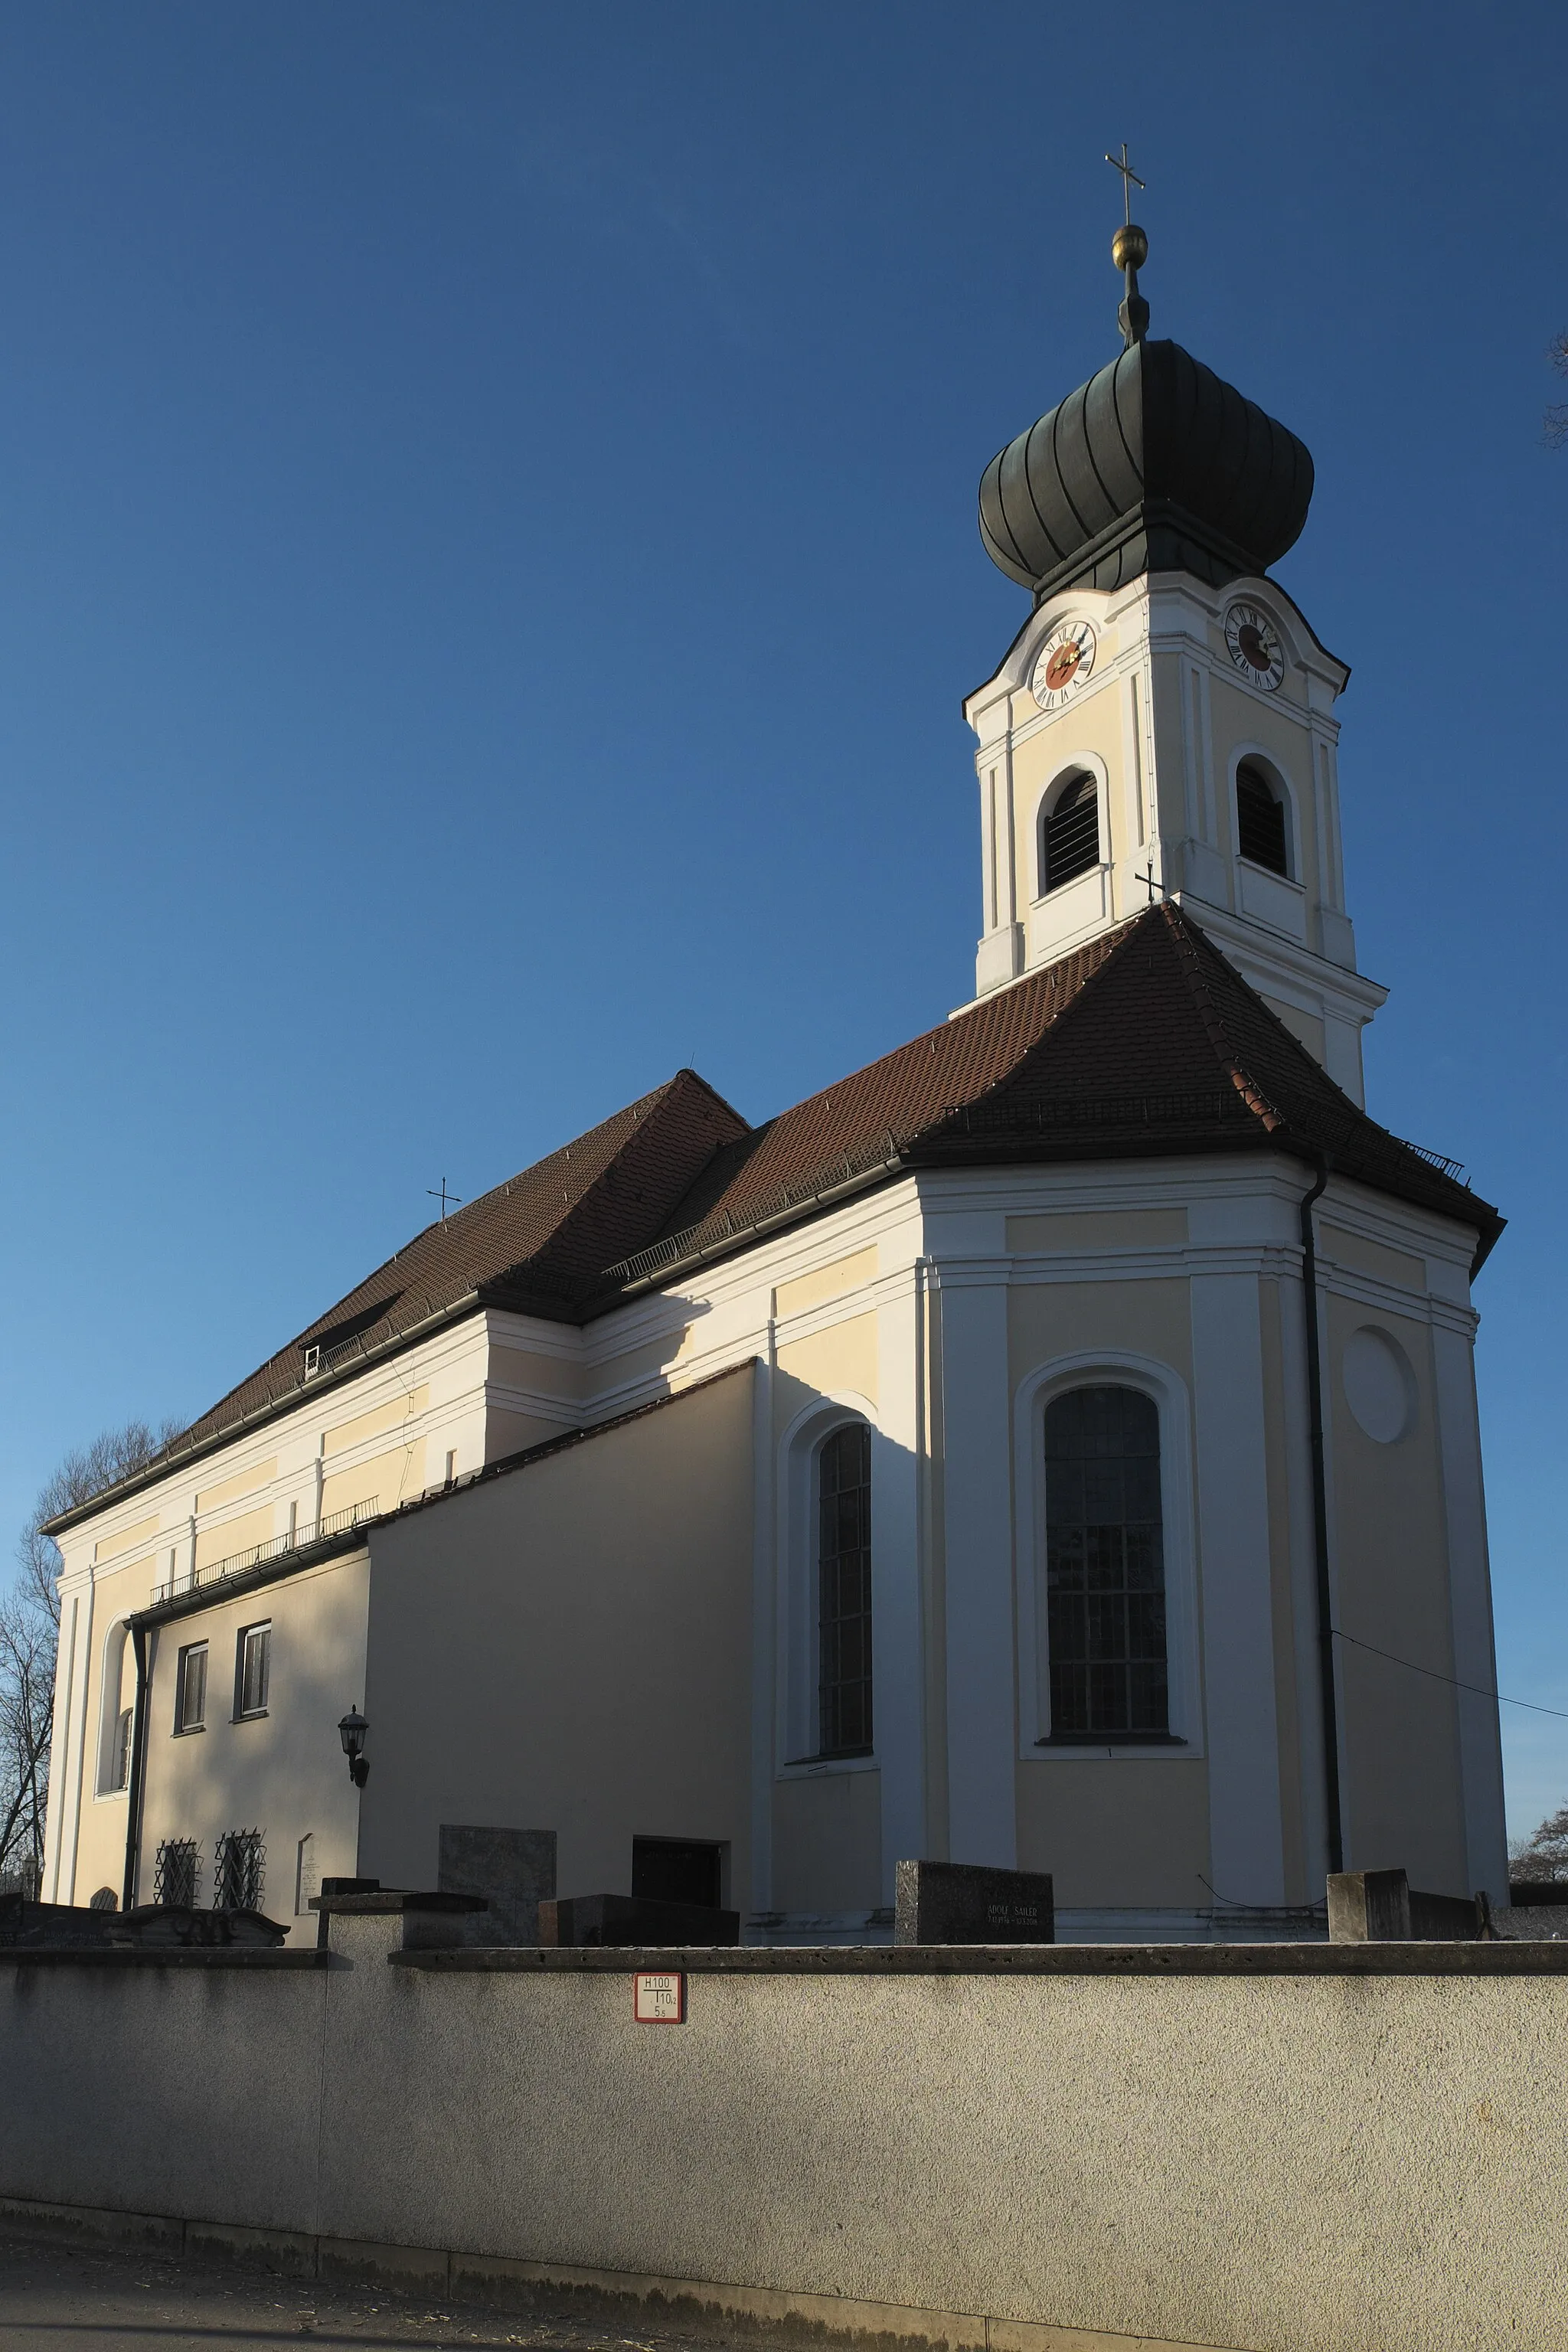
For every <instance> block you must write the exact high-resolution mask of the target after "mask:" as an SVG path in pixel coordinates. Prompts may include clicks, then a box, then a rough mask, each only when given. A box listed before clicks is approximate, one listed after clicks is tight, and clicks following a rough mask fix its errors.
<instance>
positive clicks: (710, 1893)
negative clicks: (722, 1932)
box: [632, 1837, 724, 1911]
mask: <svg viewBox="0 0 1568 2352" xmlns="http://www.w3.org/2000/svg"><path fill="white" fill-rule="evenodd" d="M723 1854H724V1849H723V1847H722V1846H717V1845H705V1844H702V1843H700V1842H699V1841H698V1840H697V1839H695V1838H651V1837H649V1838H648V1837H647V1838H646V1837H645V1838H633V1840H632V1893H633V1895H642V1896H643V1897H644V1898H645V1899H646V1900H647V1901H649V1902H653V1903H705V1904H706V1905H707V1906H708V1907H709V1909H710V1911H717V1910H718V1908H719V1906H720V1904H721V1901H722V1899H723V1898H722V1885H723Z"/></svg>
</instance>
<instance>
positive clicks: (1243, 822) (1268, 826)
mask: <svg viewBox="0 0 1568 2352" xmlns="http://www.w3.org/2000/svg"><path fill="white" fill-rule="evenodd" d="M1236 840H1237V848H1238V849H1239V850H1240V852H1241V854H1242V856H1243V857H1245V858H1246V859H1247V863H1248V864H1249V865H1252V866H1267V867H1268V871H1269V873H1270V874H1285V875H1289V871H1290V861H1289V856H1287V854H1286V846H1285V803H1284V802H1283V801H1282V800H1281V799H1280V797H1279V793H1278V792H1277V791H1276V790H1275V788H1274V785H1273V783H1272V782H1271V781H1270V779H1269V777H1268V775H1267V773H1266V772H1265V771H1264V770H1263V768H1262V767H1261V766H1260V765H1259V763H1258V761H1256V760H1243V761H1242V763H1241V765H1240V767H1239V768H1237V772H1236Z"/></svg>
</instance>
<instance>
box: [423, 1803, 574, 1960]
mask: <svg viewBox="0 0 1568 2352" xmlns="http://www.w3.org/2000/svg"><path fill="white" fill-rule="evenodd" d="M437 1853H438V1861H437V1871H436V1884H437V1886H438V1887H439V1889H440V1891H441V1893H442V1894H443V1895H478V1896H479V1897H480V1898H481V1900H482V1901H483V1902H484V1904H485V1905H486V1906H487V1907H486V1909H485V1911H484V1912H483V1913H482V1914H478V1915H476V1916H475V1917H474V1918H473V1919H472V1920H471V1922H470V1924H469V1926H468V1931H467V1940H468V1942H470V1943H475V1944H537V1943H538V1941H539V1906H540V1904H541V1903H542V1902H545V1901H548V1900H550V1899H551V1898H552V1896H553V1895H554V1893H555V1832H554V1831H553V1830H511V1829H489V1828H485V1827H482V1826H468V1825H465V1824H464V1823H461V1822H442V1823H441V1826H440V1832H439V1838H438V1846H437Z"/></svg>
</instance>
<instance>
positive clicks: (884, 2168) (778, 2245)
mask: <svg viewBox="0 0 1568 2352" xmlns="http://www.w3.org/2000/svg"><path fill="white" fill-rule="evenodd" d="M410 1924H411V1923H409V1922H407V1921H405V1919H403V1918H400V1917H396V1916H392V1917H386V1916H371V1917H344V1916H341V1915H340V1916H334V1917H333V1919H332V1922H331V1948H330V1950H329V1951H328V1952H327V1953H325V1954H321V1955H318V1954H315V1953H310V1952H292V1951H287V1952H278V1953H273V1952H263V1953H249V1954H243V1955H241V1954H234V1953H225V1954H216V1955H209V1954H200V1955H197V1954H184V1955H181V1954H176V1955H173V1956H168V1955H160V1956H158V1957H157V1958H153V1956H152V1955H143V1954H137V1955H129V1956H119V1955H116V1956H111V1960H112V1962H113V1963H118V1964H111V1960H106V1959H104V1958H97V1959H88V1960H69V1961H68V1960H66V1959H65V1958H58V1959H51V1958H47V1956H39V1955H32V1956H28V1955H26V1954H23V1953H7V1954H3V1955H0V1961H3V1962H4V1965H3V1966H0V2196H4V2197H5V2198H6V2199H8V2200H14V2207H13V2210H16V2204H17V2203H19V2204H20V2205H21V2206H22V2208H23V2209H24V2210H30V2211H31V2212H32V2213H33V2215H34V2218H35V2219H36V2220H40V2221H41V2220H43V2219H45V2218H47V2210H46V2209H52V2210H53V2213H54V2216H55V2218H56V2219H57V2220H58V2221H62V2222H64V2223H65V2224H66V2225H68V2226H78V2227H80V2228H83V2229H94V2228H111V2229H127V2228H128V2229H130V2230H131V2231H132V2232H133V2233H135V2232H137V2231H142V2230H144V2231H148V2232H150V2233H151V2234H153V2235H154V2236H158V2235H162V2236H163V2238H164V2239H165V2241H166V2242H169V2241H177V2242H180V2243H182V2244H186V2245H191V2246H195V2245H198V2244H203V2243H205V2244H206V2245H208V2246H209V2247H211V2246H216V2245H221V2244H228V2245H230V2246H244V2245H246V2244H247V2243H248V2244H249V2245H251V2246H253V2247H256V2246H259V2247H261V2248H262V2249H263V2250H267V2251H270V2252H272V2253H273V2254H274V2255H275V2256H279V2257H281V2258H282V2259H284V2260H286V2261H291V2262H293V2263H297V2264H300V2265H301V2266H303V2267H306V2268H314V2267H318V2266H319V2267H320V2268H321V2271H323V2272H328V2271H331V2270H332V2269H334V2268H339V2269H348V2270H353V2269H359V2270H367V2269H368V2270H376V2269H379V2270H381V2271H383V2272H388V2273H394V2274H396V2273H405V2275H407V2276H408V2277H409V2278H410V2280H411V2281H412V2280H414V2279H417V2280H419V2281H420V2282H422V2283H423V2284H426V2286H429V2285H436V2286H437V2287H439V2288H441V2289H443V2290H445V2291H447V2292H450V2293H452V2294H461V2293H463V2292H466V2291H471V2292H475V2293H479V2294H506V2295H507V2296H508V2297H510V2296H511V2295H512V2294H524V2295H526V2294H528V2293H529V2292H530V2291H533V2292H538V2291H540V2290H553V2291H555V2292H556V2293H563V2292H569V2291H574V2290H575V2291H589V2292H593V2293H596V2294H625V2295H632V2296H637V2297H640V2298H643V2299H644V2300H645V2301H653V2302H655V2303H657V2302H658V2301H660V2300H662V2301H663V2302H665V2303H667V2304H672V2305H683V2306H684V2307H685V2309H686V2310H687V2312H688V2313H689V2314H690V2315H696V2314H697V2312H699V2311H706V2312H707V2313H708V2314H709V2315H710V2316H711V2317H713V2318H715V2319H717V2320H720V2321H721V2322H723V2323H725V2324H726V2325H727V2326H730V2327H731V2328H733V2327H734V2326H736V2325H737V2324H744V2323H748V2322H749V2323H753V2324H756V2323H761V2324H764V2325H768V2324H780V2323H783V2324H786V2325H789V2326H791V2330H792V2332H797V2333H798V2332H799V2331H800V2330H801V2329H802V2328H803V2327H804V2328H805V2329H809V2330H816V2331H817V2332H823V2331H826V2332H829V2333H832V2334H836V2335H840V2336H849V2337H859V2338H861V2339H866V2338H875V2337H881V2338H886V2339H898V2338H905V2339H910V2340H912V2341H917V2342H918V2341H921V2340H922V2339H923V2340H925V2341H928V2342H931V2343H937V2344H946V2345H951V2346H952V2347H994V2352H1087V2347H1090V2346H1118V2347H1122V2352H1126V2347H1128V2345H1129V2343H1130V2342H1131V2344H1132V2345H1142V2346H1144V2347H1159V2346H1170V2345H1176V2344H1182V2345H1192V2344H1201V2345H1208V2346H1224V2347H1233V2348H1234V2352H1392V2347H1409V2352H1417V2347H1419V2352H1438V2347H1456V2352H1458V2347H1465V2352H1480V2347H1492V2346H1497V2347H1501V2346H1504V2345H1506V2346H1508V2347H1510V2352H1521V2347H1557V2346H1560V2345H1561V2343H1562V2341H1563V2323H1562V2314H1563V2309H1564V2308H1565V2307H1568V2258H1565V2257H1568V2208H1565V2206H1564V2202H1563V2193H1562V2183H1563V2168H1564V2161H1565V2158H1568V2120H1565V2118H1568V2035H1565V2034H1564V2031H1563V2027H1564V2022H1565V2007H1568V1946H1565V1945H1561V1944H1558V1945H1521V1944H1507V1945H1491V1946H1488V1945H1461V1946H1416V1945H1404V1946H1383V1947H1378V1946H1368V1945H1363V1946H1354V1947H1343V1946H1322V1945H1316V1946H1305V1947H1283V1946H1265V1947H1228V1948H1225V1947H1221V1948H1215V1947H1202V1946H1182V1947H1165V1948H1156V1949H1152V1950H1142V1951H1140V1950H1136V1949H1130V1948H1114V1949H1111V1950H1102V1951H1099V1952H1096V1951H1094V1950H1091V1949H1089V1948H1084V1947H1077V1948H1073V1947H1064V1948H1054V1949H1053V1948H1044V1949H1036V1950H1030V1949H1028V1948H1011V1949H1001V1950H997V1951H993V1952H974V1951H966V1952H961V1953H960V1952H945V1953H944V1952H941V1951H931V1952H914V1953H910V1952H901V1953H900V1952H889V1951H887V1950H879V1951H874V1952H856V1951H853V1950H845V1949H843V1948H839V1949H837V1950H828V1951H823V1950H820V1949H819V1950H815V1951H814V1950H809V1949H806V1950H801V1949H795V1950H786V1951H777V1952H770V1951H766V1950H759V1949H742V1950H739V1951H731V1952H726V1953H709V1954H689V1955H686V1956H684V1959H685V1964H686V1965H687V1966H688V1968H689V1971H690V1973H689V2019H688V2021H687V2022H686V2023H685V2024H683V2025H679V2026H639V2025H636V2024H634V2022H633V2021H632V1998H631V1984H630V1969H631V1968H632V1967H633V1966H635V1965H637V1963H638V1961H639V1959H640V1960H641V1961H642V1962H643V1963H644V1964H647V1963H648V1960H649V1958H650V1956H647V1955H640V1956H639V1955H637V1954H626V1953H621V1952H568V1953H552V1954H548V1955H541V1954H539V1953H536V1952H516V1953H507V1952H500V1953H497V1952H495V1951H469V1950H462V1951H443V1950H434V1951H422V1950H404V1949H401V1948H399V1949H398V1950H397V1951H396V1952H395V1953H393V1954H389V1951H388V1946H389V1944H391V1943H393V1942H394V1941H396V1942H397V1943H398V1945H399V1946H401V1943H402V1939H403V1935H404V1932H405V1927H408V1926H409V1925H410ZM654 1957H657V1958H658V1961H659V1962H661V1963H662V1964H663V1965H667V1966H668V1965H670V1964H671V1962H672V1959H673V1958H679V1957H681V1956H671V1955H668V1954H664V1955H658V1956H654ZM389 1958H390V1961H391V1965H389ZM132 2217H142V2218H141V2219H140V2220H138V2219H134V2218H132ZM254 2233H267V2234H266V2235H264V2236H262V2237H260V2238H258V2237H257V2236H256V2235H255V2234H254Z"/></svg>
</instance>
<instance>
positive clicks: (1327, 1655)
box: [1300, 1151, 1345, 1874]
mask: <svg viewBox="0 0 1568 2352" xmlns="http://www.w3.org/2000/svg"><path fill="white" fill-rule="evenodd" d="M1314 1156H1315V1158H1316V1160H1317V1166H1318V1181H1317V1182H1316V1183H1315V1184H1314V1185H1313V1186H1312V1189H1311V1191H1310V1192H1308V1193H1306V1194H1304V1195H1303V1197H1302V1200H1301V1204H1300V1207H1301V1292H1302V1303H1303V1306H1304V1307H1305V1311H1306V1318H1307V1409H1308V1415H1309V1428H1310V1438H1311V1449H1312V1560H1313V1566H1314V1569H1315V1570H1316V1581H1317V1591H1318V1689H1319V1695H1320V1699H1321V1706H1322V1725H1323V1794H1324V1798H1325V1800H1326V1803H1327V1811H1328V1832H1329V1839H1328V1843H1329V1870H1330V1873H1331V1874H1332V1873H1334V1872H1336V1871H1341V1870H1342V1869H1343V1868H1344V1864H1345V1849H1344V1828H1343V1824H1342V1819H1341V1813H1340V1716H1339V1705H1338V1701H1337V1698H1336V1696H1335V1689H1334V1597H1333V1590H1332V1587H1331V1584H1330V1582H1329V1490H1328V1484H1327V1481H1326V1479H1325V1476H1324V1473H1323V1365H1322V1354H1321V1348H1320V1345H1319V1339H1318V1245H1317V1238H1316V1235H1315V1234H1314V1232H1313V1226H1312V1203H1313V1202H1315V1201H1316V1200H1317V1199H1318V1198H1319V1196H1320V1194H1321V1192H1322V1191H1323V1188H1324V1186H1325V1185H1326V1184H1327V1183H1328V1181H1329V1163H1328V1160H1327V1157H1326V1156H1325V1154H1324V1153H1322V1152H1321V1151H1320V1152H1318V1153H1316V1154H1315V1155H1314Z"/></svg>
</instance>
